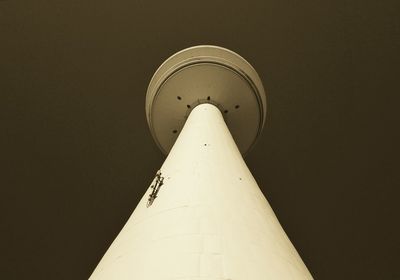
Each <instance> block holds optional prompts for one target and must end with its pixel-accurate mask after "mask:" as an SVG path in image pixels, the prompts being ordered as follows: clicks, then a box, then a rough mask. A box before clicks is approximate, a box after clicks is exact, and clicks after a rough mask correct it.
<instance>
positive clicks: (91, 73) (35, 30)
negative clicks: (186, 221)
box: [0, 0, 400, 280]
mask: <svg viewBox="0 0 400 280" xmlns="http://www.w3.org/2000/svg"><path fill="white" fill-rule="evenodd" d="M399 6H400V5H399V4H398V1H369V0H364V1H311V0H303V1H285V0H272V1H266V0H264V1H256V2H251V1H240V2H239V1H235V2H233V1H216V0H213V1H211V0H204V1H145V0H141V1H133V0H129V1H128V0H123V1H115V0H114V1H111V0H109V1H105V0H97V1H75V0H73V1H72V0H69V1H50V0H48V1H44V0H36V1H22V0H1V1H0V74H1V76H0V125H1V135H0V147H1V150H0V159H1V165H2V168H1V176H0V210H1V211H0V213H1V214H0V215H1V216H0V218H1V219H0V237H1V247H0V249H1V253H0V257H1V260H0V274H1V278H2V279H68V280H71V279H87V278H88V277H89V275H90V274H91V272H92V271H93V269H94V268H95V266H96V265H97V263H98V262H99V260H100V259H101V257H102V255H103V254H104V252H105V251H106V250H107V248H108V246H109V245H110V243H111V242H112V240H113V239H114V238H115V237H116V235H117V234H118V232H119V230H120V229H121V228H122V226H123V225H124V223H125V222H126V220H127V218H128V217H129V215H130V214H131V212H132V211H133V209H134V208H135V206H136V204H137V202H138V200H139V199H140V198H141V196H142V195H143V194H144V192H145V189H146V188H147V187H148V185H149V183H150V182H151V180H152V179H153V177H154V174H155V172H156V171H157V170H158V168H159V167H160V166H161V164H162V162H163V160H164V156H163V155H162V154H161V152H160V151H159V150H158V149H157V147H156V145H155V143H154V142H153V140H152V138H151V135H150V132H149V130H148V127H147V123H146V118H145V112H144V101H145V93H146V88H147V85H148V83H149V81H150V78H151V76H152V74H153V73H154V71H155V70H156V68H157V67H158V66H159V65H160V63H162V62H163V61H164V60H165V59H166V58H167V57H168V56H170V55H171V54H173V53H174V52H176V51H179V50H181V49H183V48H185V47H189V46H192V45H197V44H215V45H220V46H223V47H226V48H229V49H232V50H234V51H236V52H237V53H239V54H240V55H242V56H243V57H245V58H246V59H247V60H248V61H250V62H251V63H252V64H253V66H254V67H255V68H256V70H257V71H258V73H259V75H260V76H261V78H262V80H263V82H264V86H265V88H266V89H267V92H268V95H269V99H268V100H269V108H270V111H269V120H268V121H269V122H268V124H267V126H266V127H265V128H264V133H263V135H262V137H261V139H260V141H259V142H258V144H257V145H256V147H255V148H254V149H253V150H252V151H251V152H250V154H249V155H248V156H247V157H246V162H247V164H248V165H249V167H250V169H251V170H252V171H253V175H254V177H255V178H256V180H257V181H258V183H259V185H260V187H261V189H262V191H263V193H264V194H265V195H266V197H267V199H268V200H269V202H270V204H271V206H272V207H273V209H274V210H275V212H276V214H277V216H278V218H279V220H280V222H281V224H282V226H283V227H284V229H285V231H286V232H287V234H288V235H289V237H290V239H291V240H292V242H293V244H294V245H295V247H296V248H297V250H298V251H299V253H300V255H301V256H302V258H303V260H304V262H305V263H306V265H307V266H308V268H309V269H310V271H311V273H312V274H313V275H314V277H315V278H316V279H400V270H399V263H400V258H399V253H400V242H399V236H400V230H399V219H400V218H399V214H400V206H399V197H400V191H399V179H400V178H399V172H400V171H399V163H398V160H399V148H398V143H399V138H398V137H397V134H398V130H399V117H398V111H399V104H400V102H399V98H398V96H399V94H400V89H399V78H400V75H399V74H400V71H399V66H400V59H399V49H400V48H399V46H400V24H399V14H400V13H399V12H400V8H399Z"/></svg>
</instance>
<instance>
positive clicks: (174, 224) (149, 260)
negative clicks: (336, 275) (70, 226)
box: [90, 46, 312, 280]
mask: <svg viewBox="0 0 400 280" xmlns="http://www.w3.org/2000/svg"><path fill="white" fill-rule="evenodd" d="M266 102H267V101H266V96H265V92H264V88H263V86H262V83H261V80H260V78H259V76H258V75H257V73H256V71H255V70H254V69H253V67H252V66H251V65H250V64H249V63H248V62H247V61H246V60H245V59H243V58H242V57H241V56H239V55H238V54H236V53H234V52H232V51H229V50H227V49H224V48H220V47H215V46H196V47H192V48H188V49H185V50H183V51H181V52H178V53H176V54H175V55H173V56H172V57H170V58H169V59H167V60H166V61H165V62H164V63H163V64H162V65H161V66H160V68H159V69H158V70H157V71H156V73H155V74H154V76H153V78H152V80H151V82H150V85H149V88H148V91H147V96H146V114H147V121H148V124H149V127H150V130H151V133H152V135H153V138H154V140H155V142H156V143H157V145H158V146H159V148H160V149H161V151H162V152H163V153H165V154H166V155H168V156H167V159H166V160H165V162H164V164H163V165H162V166H161V168H160V170H159V171H158V172H157V173H156V175H155V178H154V180H153V182H152V183H151V184H150V187H149V188H148V189H147V191H146V193H145V194H144V196H143V198H142V200H141V201H140V202H139V204H138V205H137V207H136V209H135V211H134V212H133V214H132V216H131V217H130V218H129V220H128V221H127V223H126V224H125V226H124V228H123V229H122V230H121V232H120V234H119V235H118V236H117V238H116V239H115V240H114V242H113V243H112V245H111V246H110V248H109V249H108V251H107V252H106V254H105V255H104V257H103V258H102V260H101V261H100V263H99V264H98V266H97V268H96V269H95V271H94V272H93V274H92V276H91V277H90V279H93V280H95V279H96V280H97V279H107V280H109V279H116V280H128V279H129V280H178V279H182V280H183V279H191V280H194V279H196V280H200V279H202V280H228V279H229V280H266V279H280V280H284V279H312V276H311V275H310V273H309V271H308V270H307V268H306V266H305V265H304V263H303V262H302V260H301V258H300V256H299V255H298V253H297V252H296V249H295V248H294V247H293V245H292V243H291V242H290V240H289V239H288V237H287V236H286V234H285V232H284V231H283V229H282V227H281V226H280V224H279V222H278V220H277V218H276V216H275V214H274V212H273V210H272V209H271V207H270V206H269V204H268V202H267V200H266V199H265V197H264V196H263V194H262V192H261V191H260V189H259V187H258V185H257V183H256V181H255V180H254V178H253V176H252V175H251V173H250V171H249V169H248V168H247V166H246V164H245V162H244V161H243V158H242V155H243V154H246V153H247V151H248V150H249V149H250V148H251V147H252V146H253V145H254V143H255V142H256V140H257V138H258V137H259V136H260V133H261V131H262V128H263V126H264V122H265V116H266Z"/></svg>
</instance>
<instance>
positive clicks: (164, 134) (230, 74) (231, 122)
mask: <svg viewBox="0 0 400 280" xmlns="http://www.w3.org/2000/svg"><path fill="white" fill-rule="evenodd" d="M201 103H211V104H214V105H215V106H217V107H218V108H219V109H220V111H221V113H222V114H223V116H224V119H225V122H226V124H227V125H228V128H229V130H230V132H231V134H232V136H233V138H234V139H235V142H236V144H237V146H238V148H239V150H240V152H241V153H242V154H246V153H247V151H248V150H249V149H250V148H251V147H252V146H253V145H254V143H255V141H256V140H257V138H258V137H259V135H260V133H261V131H262V128H263V126H264V122H265V116H266V107H267V106H266V105H267V100H266V96H265V91H264V88H263V85H262V82H261V79H260V77H259V76H258V74H257V72H256V71H255V70H254V68H253V67H252V66H251V65H250V63H248V62H247V61H246V60H245V59H244V58H242V57H241V56H240V55H238V54H236V53H234V52H232V51H230V50H228V49H225V48H221V47H217V46H208V45H203V46H195V47H191V48H187V49H184V50H182V51H180V52H178V53H176V54H174V55H172V56H171V57H170V58H168V59H167V60H166V61H165V62H164V63H163V64H162V65H161V66H160V67H159V68H158V69H157V71H156V72H155V74H154V75H153V78H152V79H151V81H150V84H149V87H148V89H147V95H146V116H147V122H148V124H149V127H150V131H151V133H152V135H153V138H154V140H155V141H156V143H157V145H158V146H159V147H160V149H161V151H162V152H163V153H165V154H168V153H169V151H170V149H171V148H172V146H173V144H174V143H175V140H176V138H177V137H178V135H179V132H180V130H181V129H182V127H183V125H184V124H185V121H186V119H187V117H188V116H189V114H190V111H191V110H192V109H193V108H194V107H195V106H196V105H198V104H201Z"/></svg>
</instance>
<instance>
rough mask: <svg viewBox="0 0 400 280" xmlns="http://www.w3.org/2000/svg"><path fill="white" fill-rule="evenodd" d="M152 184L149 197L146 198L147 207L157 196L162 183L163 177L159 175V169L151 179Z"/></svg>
mask: <svg viewBox="0 0 400 280" xmlns="http://www.w3.org/2000/svg"><path fill="white" fill-rule="evenodd" d="M154 181H155V182H154ZM153 182H154V184H152V185H151V186H150V188H152V191H151V193H150V195H149V199H148V200H147V207H150V206H151V205H152V204H153V202H154V200H155V199H156V198H157V194H158V191H159V190H160V188H161V186H162V185H163V184H164V177H161V170H159V171H158V172H157V174H156V177H155V178H154V180H153Z"/></svg>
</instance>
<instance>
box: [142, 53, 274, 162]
mask: <svg viewBox="0 0 400 280" xmlns="http://www.w3.org/2000/svg"><path fill="white" fill-rule="evenodd" d="M201 63H215V64H216V65H221V66H225V67H228V68H230V69H232V70H234V71H235V72H237V73H238V74H239V75H240V76H242V77H243V78H244V79H245V80H247V82H248V83H249V84H250V85H251V87H252V88H253V91H254V94H255V95H256V98H257V100H258V103H259V110H260V115H261V119H260V123H259V129H258V133H257V135H256V136H255V138H254V140H253V142H252V144H251V145H249V147H247V148H246V149H245V150H242V151H241V152H242V154H243V155H245V154H247V152H248V151H249V150H251V148H252V147H253V146H254V144H255V142H256V141H257V139H258V138H259V136H260V134H261V131H262V129H263V127H264V124H265V119H266V114H267V98H266V94H265V90H264V87H263V84H262V82H261V79H260V77H259V76H258V74H257V72H256V70H255V69H254V68H253V67H252V66H251V64H250V63H249V62H247V61H246V60H245V59H244V58H243V57H241V56H240V55H239V54H237V53H235V52H233V51H231V50H228V49H226V48H222V47H218V46H213V45H199V46H193V47H189V48H186V49H183V50H181V51H179V52H177V53H175V54H173V55H172V56H170V57H169V58H168V59H166V60H165V61H164V62H163V63H162V64H161V66H160V67H159V68H158V69H157V70H156V72H155V73H154V75H153V77H152V78H151V81H150V83H149V86H148V89H147V93H146V103H145V110H146V119H147V123H148V125H149V128H150V132H151V134H152V136H153V138H154V140H155V142H156V144H157V146H158V147H159V148H160V150H161V151H162V152H163V153H164V154H166V155H167V154H168V153H169V151H167V150H165V149H164V148H163V145H161V143H160V142H159V139H158V137H157V134H156V132H155V131H154V127H153V122H152V114H153V113H154V112H153V104H154V102H155V101H156V99H157V95H158V93H159V90H160V88H161V87H162V85H163V84H164V83H165V82H166V81H167V80H168V79H169V78H170V77H171V76H172V75H173V74H174V73H176V72H178V71H180V70H181V69H183V68H185V67H186V66H190V65H196V64H201ZM210 103H211V102H210Z"/></svg>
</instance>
